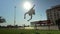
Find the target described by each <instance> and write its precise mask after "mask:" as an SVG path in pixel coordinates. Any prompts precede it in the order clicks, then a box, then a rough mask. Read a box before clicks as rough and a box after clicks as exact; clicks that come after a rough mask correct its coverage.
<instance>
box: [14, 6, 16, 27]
mask: <svg viewBox="0 0 60 34" xmlns="http://www.w3.org/2000/svg"><path fill="white" fill-rule="evenodd" d="M15 23H16V6H15V7H14V26H15Z"/></svg>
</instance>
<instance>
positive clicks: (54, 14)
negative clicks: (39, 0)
mask: <svg viewBox="0 0 60 34" xmlns="http://www.w3.org/2000/svg"><path fill="white" fill-rule="evenodd" d="M46 14H47V19H48V20H50V22H51V23H52V24H54V25H56V20H58V19H59V18H60V5H56V6H53V7H51V8H50V9H47V10H46Z"/></svg>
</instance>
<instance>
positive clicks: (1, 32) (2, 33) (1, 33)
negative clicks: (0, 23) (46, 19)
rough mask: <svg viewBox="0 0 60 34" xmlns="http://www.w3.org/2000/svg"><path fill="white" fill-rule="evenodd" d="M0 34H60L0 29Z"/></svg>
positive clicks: (54, 31)
mask: <svg viewBox="0 0 60 34" xmlns="http://www.w3.org/2000/svg"><path fill="white" fill-rule="evenodd" d="M0 34H60V31H59V30H26V29H0Z"/></svg>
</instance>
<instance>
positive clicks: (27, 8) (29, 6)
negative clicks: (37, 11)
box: [23, 2, 31, 10]
mask: <svg viewBox="0 0 60 34" xmlns="http://www.w3.org/2000/svg"><path fill="white" fill-rule="evenodd" d="M23 6H24V9H26V10H29V9H31V3H30V2H25V3H24V5H23Z"/></svg>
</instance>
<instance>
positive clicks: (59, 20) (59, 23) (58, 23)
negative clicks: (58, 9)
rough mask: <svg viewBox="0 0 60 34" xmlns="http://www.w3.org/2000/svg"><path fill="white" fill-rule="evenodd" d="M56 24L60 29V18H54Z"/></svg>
mask: <svg viewBox="0 0 60 34" xmlns="http://www.w3.org/2000/svg"><path fill="white" fill-rule="evenodd" d="M56 24H57V25H58V28H59V30H60V18H59V19H58V20H56Z"/></svg>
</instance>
